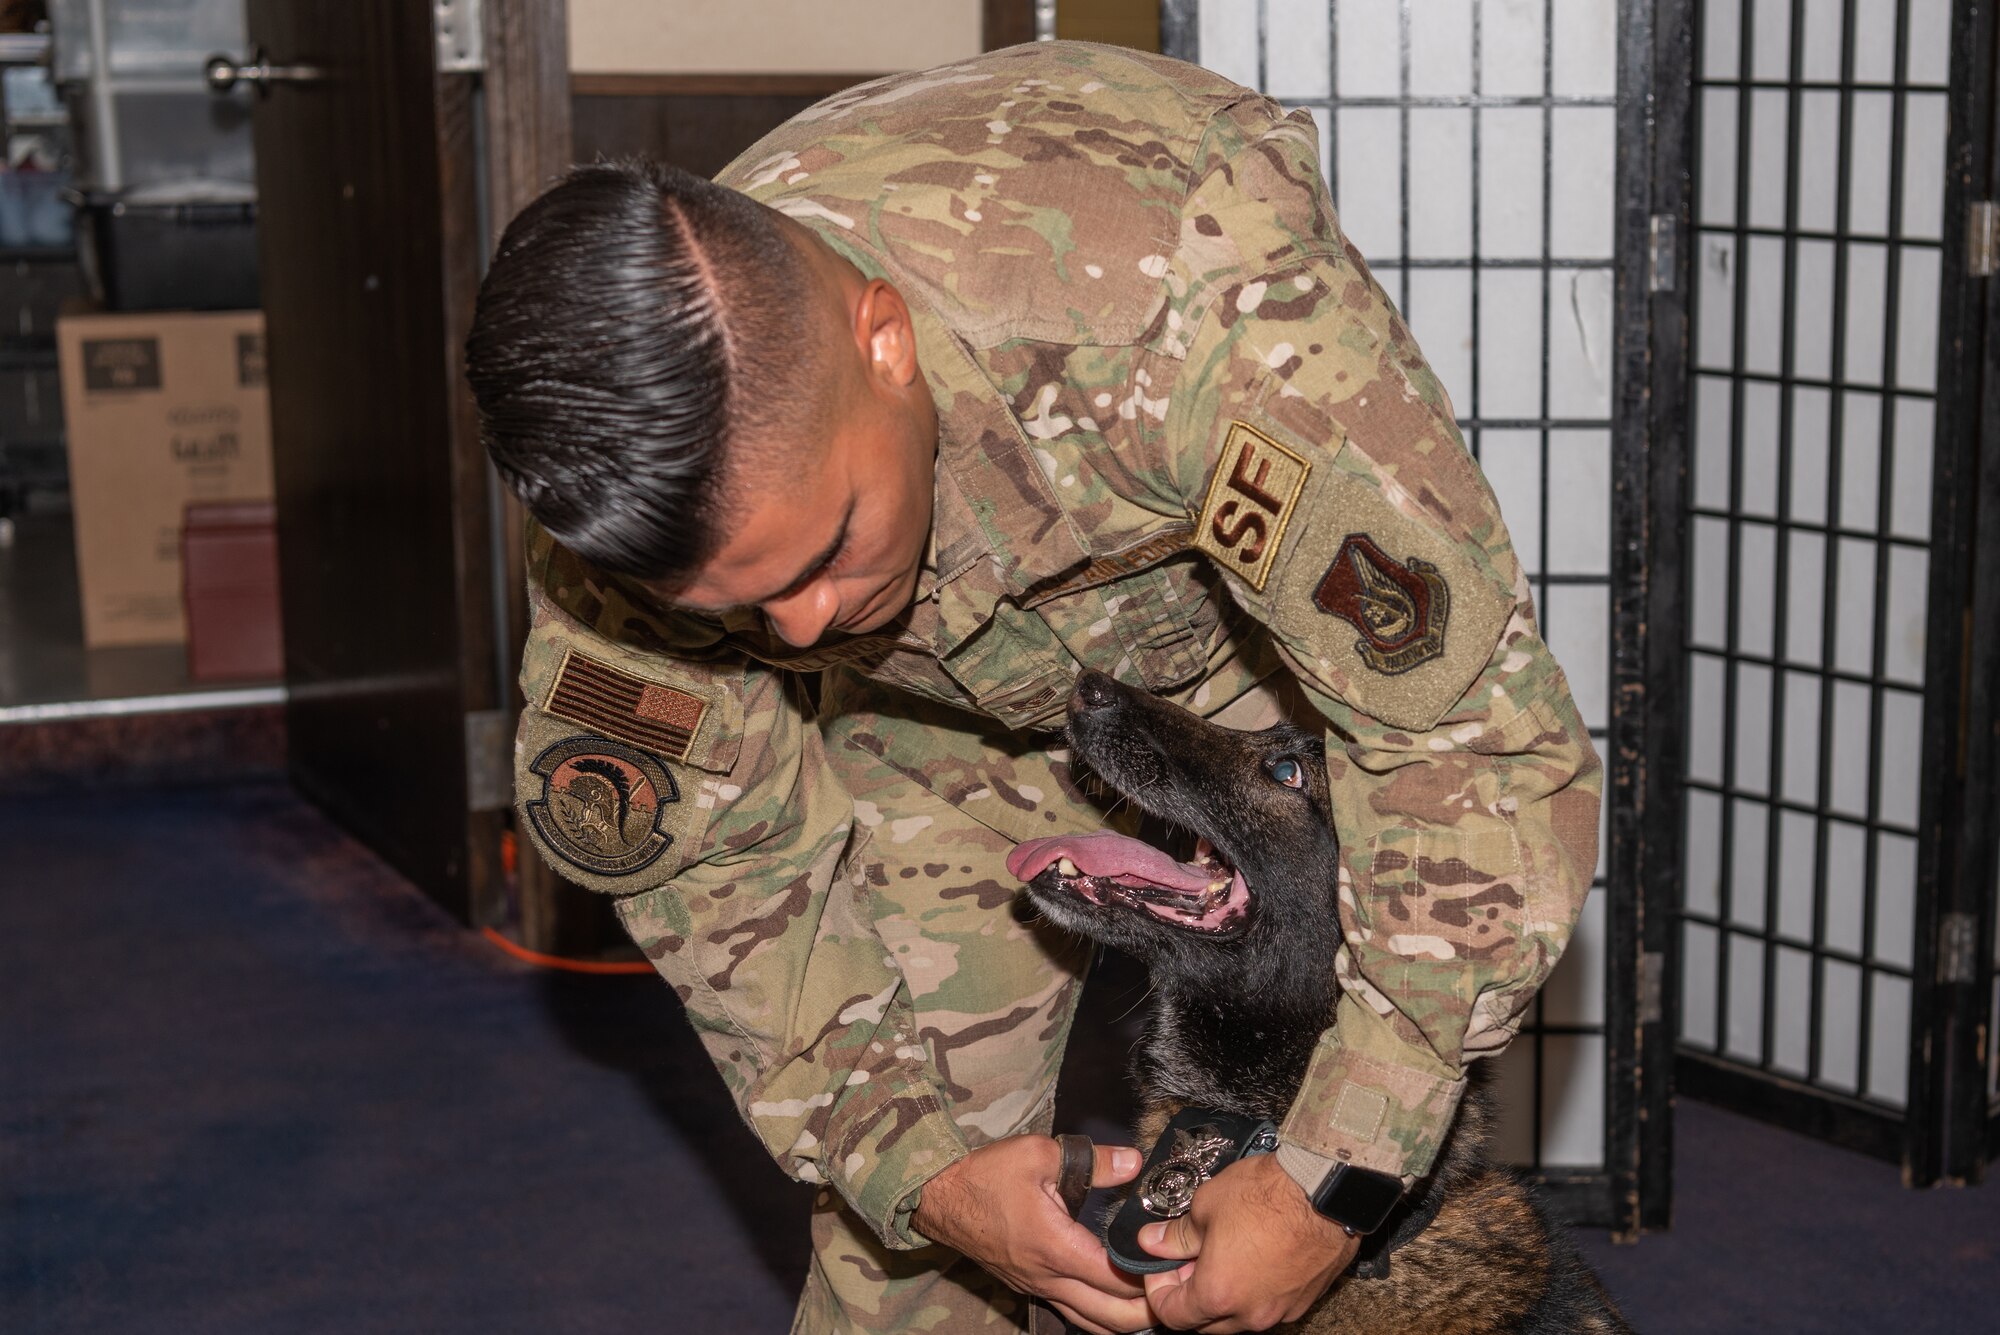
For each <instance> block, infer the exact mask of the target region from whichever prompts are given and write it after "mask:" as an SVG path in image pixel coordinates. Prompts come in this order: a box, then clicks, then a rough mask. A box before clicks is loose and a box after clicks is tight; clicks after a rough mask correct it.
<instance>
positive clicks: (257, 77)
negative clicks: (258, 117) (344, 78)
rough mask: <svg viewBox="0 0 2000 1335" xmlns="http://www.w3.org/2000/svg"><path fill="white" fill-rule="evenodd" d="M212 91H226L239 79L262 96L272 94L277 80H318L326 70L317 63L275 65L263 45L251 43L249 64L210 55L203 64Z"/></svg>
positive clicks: (323, 77)
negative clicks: (256, 45) (252, 44)
mask: <svg viewBox="0 0 2000 1335" xmlns="http://www.w3.org/2000/svg"><path fill="white" fill-rule="evenodd" d="M202 75H203V77H204V78H206V79H207V80H208V87H209V91H211V92H216V93H226V92H228V91H230V90H231V89H233V88H234V87H236V85H237V84H239V83H246V84H249V85H250V86H251V87H252V88H255V89H256V90H257V95H258V96H259V97H264V96H267V95H269V93H270V91H271V85H272V84H274V83H319V82H321V81H322V80H324V79H325V78H326V71H325V70H323V69H321V68H319V67H318V66H317V65H273V64H272V63H271V61H270V58H269V57H268V56H266V55H265V54H264V48H263V47H261V46H258V47H252V48H251V50H250V60H249V62H248V63H247V64H241V65H239V64H237V63H236V62H235V61H233V60H231V59H230V58H229V57H228V56H210V57H209V58H208V63H207V64H206V65H204V66H203V67H202Z"/></svg>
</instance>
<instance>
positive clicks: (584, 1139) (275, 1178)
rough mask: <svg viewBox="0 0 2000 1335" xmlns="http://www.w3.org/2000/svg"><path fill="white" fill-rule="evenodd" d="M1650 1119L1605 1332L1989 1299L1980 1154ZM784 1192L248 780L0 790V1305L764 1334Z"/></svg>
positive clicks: (611, 1040) (654, 993) (1110, 1012)
mask: <svg viewBox="0 0 2000 1335" xmlns="http://www.w3.org/2000/svg"><path fill="white" fill-rule="evenodd" d="M1110 990H1111V989H1105V990H1103V991H1102V992H1101V993H1100V994H1099V995H1095V996H1093V997H1091V998H1090V1000H1089V1001H1087V1003H1086V1005H1087V1006H1089V1007H1090V1008H1091V1009H1092V1014H1093V1016H1094V1017H1095V1018H1094V1019H1093V1020H1092V1021H1091V1022H1090V1023H1086V1024H1085V1025H1083V1026H1081V1027H1080V1038H1079V1041H1078V1043H1077V1044H1076V1045H1075V1046H1074V1047H1073V1050H1072V1061H1071V1063H1070V1065H1069V1067H1068V1068H1067V1069H1066V1074H1065V1077H1064V1086H1063V1097H1064V1106H1065V1108H1066V1109H1068V1110H1071V1115H1066V1116H1065V1121H1067V1122H1071V1123H1072V1124H1075V1123H1078V1122H1080V1123H1081V1124H1082V1126H1083V1129H1087V1130H1090V1131H1092V1132H1093V1133H1095V1134H1100V1135H1106V1134H1109V1132H1110V1130H1111V1128H1112V1126H1113V1125H1114V1124H1115V1121H1116V1119H1117V1117H1118V1116H1119V1111H1118V1110H1119V1107H1120V1106H1121V1102H1122V1097H1123V1095H1122V1087H1121V1076H1120V1075H1119V1069H1120V1068H1121V1066H1122V1062H1123V1049H1124V1044H1125V1043H1126V1042H1127V1041H1129V1040H1128V1038H1127V1037H1126V1036H1125V1034H1124V1032H1123V1031H1124V1030H1125V1028H1126V1026H1127V1025H1129V1023H1130V1022H1129V1021H1126V1022H1125V1023H1124V1024H1121V1023H1119V1022H1118V1018H1119V1013H1120V1012H1121V1011H1123V1010H1125V1009H1126V1008H1127V1007H1128V1006H1129V1004H1130V1002H1129V1001H1128V1000H1127V999H1126V998H1124V997H1121V996H1113V995H1110V994H1109V993H1110ZM1677 1127H1678V1130H1677V1137H1678V1140H1677V1144H1678V1156H1679V1157H1678V1169H1677V1171H1678V1179H1677V1203H1678V1205H1677V1209H1678V1214H1677V1224H1676V1228H1675V1230H1674V1231H1673V1232H1672V1233H1670V1234H1666V1235H1659V1236H1653V1237H1648V1238H1646V1239H1644V1240H1643V1241H1642V1242H1640V1243H1639V1244H1638V1245H1636V1246H1633V1247H1619V1248H1613V1247H1611V1246H1610V1245H1609V1243H1608V1242H1606V1241H1605V1240H1604V1238H1603V1237H1602V1235H1592V1234H1585V1235H1584V1238H1583V1240H1584V1243H1585V1246H1586V1248H1587V1250H1588V1251H1589V1252H1590V1254H1591V1255H1592V1257H1593V1258H1594V1259H1595V1260H1596V1261H1597V1263H1598V1264H1599V1265H1600V1267H1601V1269H1602V1271H1603V1273H1604V1275H1605V1277H1606V1280H1607V1282H1608V1283H1609V1285H1610V1287H1611V1289H1612V1291H1613V1292H1614V1293H1615V1294H1616V1295H1617V1296H1618V1297H1619V1298H1620V1300H1621V1301H1622V1302H1623V1303H1624V1305H1625V1309H1626V1311H1627V1313H1628V1315H1630V1316H1631V1317H1632V1319H1633V1321H1634V1323H1635V1325H1637V1326H1638V1327H1639V1328H1640V1329H1641V1330H1645V1331H1650V1332H1672V1331H1714V1332H1725V1331H1730V1332H1733V1331H1744V1332H1750V1331H1758V1332H1772V1331H1799V1332H1813V1331H1825V1332H1848V1331H1854V1332H1861V1331H1867V1332H1884V1331H1898V1332H1903V1331H1909V1332H1922V1331H1940V1332H1943V1331H1953V1332H1955V1331H1967V1332H1970V1331H1980V1332H1986V1331H1993V1330H2000V1264H1996V1262H2000V1188H1987V1189H1981V1190H1970V1191H1947V1192H1925V1193H1913V1192H1907V1191H1904V1190H1903V1189H1902V1188H1901V1187H1900V1186H1898V1185H1897V1182H1896V1175H1895V1172H1894V1170H1893V1169H1891V1168H1889V1167H1887V1166H1884V1165H1881V1164H1877V1163H1874V1162H1871V1161H1868V1160H1864V1159H1860V1158H1857V1157H1855V1156H1852V1155H1849V1154H1846V1153H1843V1152H1841V1151H1838V1150H1832V1149H1828V1148H1826V1147H1824V1146H1820V1145H1815V1144H1812V1143H1810V1142H1807V1141H1804V1140H1800V1139H1798V1138H1796V1137H1792V1136H1788V1135H1785V1134H1784V1133H1782V1132H1778V1131H1774V1130H1771V1129H1768V1128H1765V1127H1761V1126H1758V1125H1755V1124H1753V1123H1750V1122H1746V1121H1743V1120H1741V1119H1738V1118H1735V1117H1731V1116H1728V1115H1726V1114H1722V1113H1718V1112H1715V1111H1713V1110H1710V1109H1706V1108H1702V1107H1699V1106H1694V1105H1688V1104H1683V1105H1682V1106H1681V1108H1680V1110H1679V1118H1678V1123H1677ZM802 1191H803V1189H802V1188H799V1187H797V1186H795V1185H794V1184H792V1183H789V1182H787V1181H786V1180H785V1179H784V1178H783V1177H782V1176H781V1175H780V1174H779V1173H778V1172H777V1170H776V1169H775V1168H773V1167H772V1166H771V1165H770V1164H769V1163H768V1162H767V1161H766V1160H765V1159H764V1157H763V1155H762V1153H761V1152H760V1151H759V1150H758V1148H757V1147H756V1145H755V1144H754V1142H752V1141H751V1139H750V1138H749V1136H748V1134H747V1133H746V1132H745V1131H744V1130H743V1128H742V1127H741V1126H740V1125H739V1124H738V1122H737V1121H736V1118H735V1114H734V1111H733V1110H732V1109H731V1108H730V1106H729V1104H728V1102H727V1101H726V1100H725V1099H724V1098H723V1097H722V1095H721V1092H720V1088H719V1085H718V1084H717V1083H716V1081H715V1080H714V1077H713V1076H712V1075H711V1074H710V1072H709V1070H708V1067H707V1063H706V1061H705V1060H704V1059H703V1057H702V1055H701V1053H700V1051H699V1049H698V1048H697V1047H696V1045H695V1043H694V1042H693V1038H692V1035H691V1034H690V1032H689V1031H688V1029H687V1027H686V1025H685V1024H684V1023H683V1022H682V1020H681V1019H680V1016H679V1015H678V1013H677V1007H676V1005H675V1002H674V1000H673V996H672V994H671V992H669V991H668V989H667V988H666V987H664V986H663V985H660V984H658V983H655V982H653V981H652V980H650V979H646V978H588V977H574V976H568V975H561V974H550V973H544V972H540V971H536V970H532V969H529V968H526V967H524V966H521V965H518V964H515V963H514V962H512V961H511V960H509V959H507V958H505V957H503V956H501V955H499V954H498V953H496V952H495V951H494V950H493V949H492V948H491V947H489V946H488V945H487V944H486V943H484V942H483V941H481V940H480V939H479V938H477V937H475V936H472V935H470V934H468V933H466V932H464V931H462V930H460V929H459V928H458V927H457V926H456V925H455V924H453V923H451V922H449V921H448V920H446V919H445V918H444V917H443V916H442V915H440V914H438V913H437V912H436V911H434V910H433V909H432V908H431V907H430V905H429V904H428V903H427V902H426V901H425V900H423V899H422V898H421V897H419V896H418V895H416V894H415V893H414V892H413V891H411V890H410V889H409V888H408V887H407V886H405V885H404V884H403V883H402V882H401V881H399V880H398V879H397V878H395V877H394V876H393V875H392V874H390V873H389V872H387V871H386V870H384V869H383V868H382V867H381V866H380V865H379V864H377V863H375V862H374V861H373V860H372V859H371V858H369V857H368V856H367V855H366V854H365V853H363V852H361V851H360V850H359V849H358V848H356V847H355V846H354V845H353V844H352V843H351V842H349V841H348V840H346V839H345V838H343V837H342V836H341V835H340V834H339V833H338V832H337V831H336V830H334V829H333V828H332V827H331V826H330V825H328V824H327V823H326V822H325V821H324V820H323V819H321V818H320V817H319V816H318V815H316V814H315V813H313V812H312V811H311V810H310V809H309V808H307V807H305V806H304V805H303V804H302V803H300V802H299V801H298V800H297V799H296V798H294V797H293V796H292V795H291V794H290V793H289V792H287V791H285V790H283V789H279V788H274V787H251V788H223V789H200V790H182V791H175V792H159V793H144V794H119V795H115V796H105V797H103V798H102V799H99V800H79V799H77V798H76V797H74V796H71V797H65V798H61V799H57V798H49V799H39V798H37V799H29V800H13V801H9V802H7V803H6V804H4V807H0V1331H4V1332H35V1333H36V1335H40V1333H41V1332H128V1331H143V1332H152V1331H162V1332H176V1333H178V1332H201V1333H204V1335H206V1333H209V1332H214V1333H217V1335H222V1333H227V1335H238V1333H239V1332H240V1333H242V1335H252V1333H255V1335H265V1333H267V1332H284V1333H290V1332H321V1331H325V1332H363V1331H365V1332H405V1331H407V1332H436V1333H437V1335H459V1333H460V1332H463V1333H464V1335H472V1333H473V1332H479V1333H480V1335H500V1333H503V1332H516V1331H519V1332H572V1331H574V1332H595V1331H604V1332H641V1331H643V1332H661V1331H667V1332H683V1331H685V1332H738V1331H741V1332H765V1331H770V1332H781V1331H783V1330H784V1329H785V1328H786V1324H787V1321H788V1318H789V1314H790V1310H791V1300H792V1294H793V1292H794V1290H795V1289H796V1286H797V1285H798V1283H799V1280H800V1276H801V1273H802V1261H803V1253H804V1246H805V1242H804V1205H805V1198H804V1196H803V1195H802Z"/></svg>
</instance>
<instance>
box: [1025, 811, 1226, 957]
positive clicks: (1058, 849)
mask: <svg viewBox="0 0 2000 1335" xmlns="http://www.w3.org/2000/svg"><path fill="white" fill-rule="evenodd" d="M1007 870H1008V871H1010V872H1012V873H1013V874H1014V875H1015V876H1017V877H1019V878H1020V879H1021V880H1023V881H1036V882H1038V883H1040V885H1041V886H1042V888H1044V889H1048V888H1056V889H1061V890H1066V891H1068V892H1069V893H1071V894H1073V895H1075V896H1077V897H1078V898H1079V899H1083V900H1086V901H1088V902H1089V903H1092V904H1116V905H1119V906H1121V907H1124V908H1128V909H1134V910H1142V911H1144V912H1147V913H1150V914H1152V915H1153V916H1154V917H1156V918H1158V919H1160V921H1162V922H1165V923H1169V924H1171V925H1172V926H1175V927H1179V928H1183V929H1186V930H1188V931H1193V932H1205V933H1209V934H1211V935H1216V936H1224V935H1228V934H1230V933H1233V932H1235V931H1236V930H1237V929H1238V928H1239V927H1241V926H1242V925H1243V924H1244V922H1245V921H1246V920H1247V918H1248V917H1249V913H1250V901H1251V895H1250V887H1249V885H1248V884H1247V883H1246V882H1245V881H1244V879H1243V873H1242V872H1240V871H1238V870H1236V869H1235V868H1234V867H1232V866H1230V865H1229V864H1228V863H1227V862H1225V861H1223V859H1222V857H1221V856H1220V855H1219V854H1217V853H1216V851H1215V849H1214V848H1213V847H1212V846H1211V845H1210V844H1209V842H1208V840H1206V839H1202V840H1199V841H1197V842H1196V844H1195V849H1194V861H1192V862H1176V861H1174V859H1172V858H1171V857H1169V856H1167V855H1166V854H1165V853H1162V852H1161V851H1160V850H1159V849H1157V848H1154V847H1153V846H1152V845H1151V844H1147V843H1141V842H1140V841H1139V840H1137V839H1127V838H1126V837H1125V836H1124V835H1122V834H1112V833H1111V832H1110V831H1108V830H1107V831H1103V832H1101V833H1098V834H1084V835H1073V836H1068V837H1059V838H1054V839H1030V840H1029V841H1028V842H1027V843H1025V844H1017V845H1016V846H1015V848H1014V851H1013V852H1011V853H1009V854H1008V855H1007Z"/></svg>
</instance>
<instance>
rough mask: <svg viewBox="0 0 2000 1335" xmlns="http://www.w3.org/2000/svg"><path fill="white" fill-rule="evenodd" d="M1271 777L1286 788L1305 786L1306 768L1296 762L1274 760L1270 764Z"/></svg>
mask: <svg viewBox="0 0 2000 1335" xmlns="http://www.w3.org/2000/svg"><path fill="white" fill-rule="evenodd" d="M1270 768H1271V777H1272V778H1274V779H1276V780H1277V781H1278V782H1279V783H1282V784H1284V785H1285V787H1287V788H1303V787H1305V786H1306V767H1305V766H1304V765H1301V764H1300V763H1299V762H1298V761H1296V760H1274V761H1272V762H1271V766H1270Z"/></svg>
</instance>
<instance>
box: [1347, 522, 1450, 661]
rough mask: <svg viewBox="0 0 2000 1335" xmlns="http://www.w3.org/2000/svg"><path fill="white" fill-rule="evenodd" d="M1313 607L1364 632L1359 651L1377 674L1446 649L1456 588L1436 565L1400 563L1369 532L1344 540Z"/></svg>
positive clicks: (1356, 647)
mask: <svg viewBox="0 0 2000 1335" xmlns="http://www.w3.org/2000/svg"><path fill="white" fill-rule="evenodd" d="M1313 605H1314V606H1315V607H1317V608H1319V610H1320V611H1322V612H1326V613H1330V614H1331V615H1333V616H1337V617H1340V618H1342V619H1343V620H1345V621H1347V622H1349V623H1350V624H1352V625H1353V627H1354V628H1355V629H1356V630H1358V631H1360V632H1361V638H1360V639H1359V640H1356V641H1355V643H1354V650H1355V652H1356V653H1358V654H1360V655H1361V661H1362V662H1364V663H1366V664H1367V665H1368V666H1369V667H1371V668H1374V669H1375V670H1376V671H1377V672H1381V673H1385V674H1388V675H1391V676H1393V675H1395V674H1397V673H1400V672H1408V671H1409V670H1410V669H1411V668H1413V667H1416V666H1417V665H1419V664H1421V663H1427V662H1429V661H1430V660H1431V659H1433V658H1436V657H1437V656H1438V655H1440V654H1442V653H1443V652H1444V628H1445V622H1446V620H1447V619H1448V618H1449V616H1450V614H1451V590H1450V589H1449V588H1448V587H1446V585H1445V582H1444V577H1443V576H1442V575H1440V574H1439V573H1438V569H1437V567H1436V566H1434V565H1432V564H1431V563H1430V562H1428V561H1425V560H1422V559H1420V558H1418V557H1414V556H1413V557H1411V558H1410V559H1409V560H1408V561H1398V560H1396V559H1395V558H1393V557H1391V556H1390V555H1389V554H1388V553H1387V552H1384V551H1383V550H1382V549H1381V548H1380V547H1378V546H1376V545H1375V542H1374V540H1373V539H1371V538H1369V537H1368V536H1367V535H1366V534H1364V533H1350V534H1348V535H1347V538H1346V540H1345V541H1343V542H1342V543H1341V544H1340V551H1339V553H1338V554H1336V555H1335V556H1334V558H1333V564H1332V565H1330V566H1328V567H1327V571H1326V574H1325V575H1324V576H1323V577H1321V579H1320V582H1319V587H1318V588H1317V589H1315V590H1314V591H1313Z"/></svg>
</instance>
